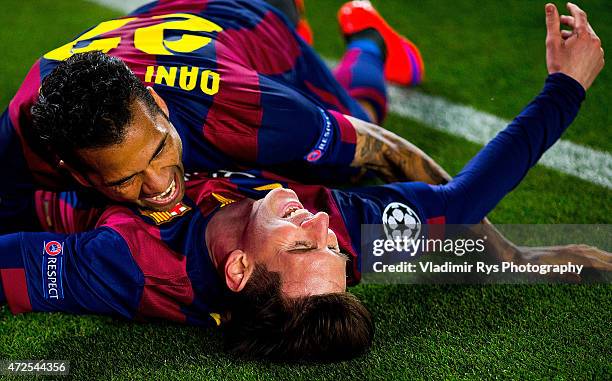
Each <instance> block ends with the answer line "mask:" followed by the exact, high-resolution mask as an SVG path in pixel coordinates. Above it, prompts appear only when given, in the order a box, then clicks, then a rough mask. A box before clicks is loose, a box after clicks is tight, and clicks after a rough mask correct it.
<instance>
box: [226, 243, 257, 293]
mask: <svg viewBox="0 0 612 381" xmlns="http://www.w3.org/2000/svg"><path fill="white" fill-rule="evenodd" d="M252 267H253V266H252V265H251V262H250V261H249V258H248V257H247V255H246V253H245V252H244V251H242V250H239V249H236V250H234V251H232V252H231V253H230V254H229V256H228V257H227V261H226V262H225V269H224V273H225V284H227V288H229V289H230V290H232V291H234V292H240V291H242V289H243V288H244V286H245V285H246V283H247V282H248V280H249V277H250V276H251V273H252V272H253V269H252Z"/></svg>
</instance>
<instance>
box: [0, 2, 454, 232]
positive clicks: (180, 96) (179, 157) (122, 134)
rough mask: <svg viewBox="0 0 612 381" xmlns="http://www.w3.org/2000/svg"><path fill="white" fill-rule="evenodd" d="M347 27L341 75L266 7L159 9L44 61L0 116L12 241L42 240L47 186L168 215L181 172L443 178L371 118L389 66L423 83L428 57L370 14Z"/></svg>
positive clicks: (323, 178)
mask: <svg viewBox="0 0 612 381" xmlns="http://www.w3.org/2000/svg"><path fill="white" fill-rule="evenodd" d="M274 3H275V4H284V6H283V8H284V9H291V8H292V7H293V8H295V6H296V5H295V3H294V1H293V0H284V1H274ZM279 6H280V5H279ZM353 11H354V12H353ZM340 21H341V22H343V23H344V24H347V25H348V24H349V22H350V28H348V27H343V30H344V33H345V34H346V35H347V40H348V41H349V44H348V47H347V52H346V54H345V57H344V58H343V60H342V61H341V63H340V65H339V67H338V69H337V71H336V74H335V75H336V77H338V80H337V79H336V77H334V75H333V74H332V73H331V72H330V71H329V69H328V68H327V67H326V66H325V64H324V63H323V61H322V60H321V59H320V57H319V56H318V55H317V54H316V53H315V52H314V50H312V48H311V47H310V46H309V45H307V44H306V43H304V41H303V40H302V39H300V38H299V37H298V35H297V34H296V33H295V31H294V30H293V24H292V23H291V22H290V21H289V19H288V18H286V17H284V16H283V15H282V13H279V12H278V10H277V9H276V8H273V7H271V6H270V5H268V4H267V3H265V2H263V1H261V0H254V1H250V0H249V1H247V0H208V1H203V0H201V1H191V2H185V1H163V2H162V1H160V2H154V3H151V4H148V5H145V6H143V7H142V8H140V9H138V10H136V11H135V12H133V13H132V14H130V15H129V16H126V17H124V18H120V19H117V20H112V21H106V22H103V23H101V24H99V25H97V26H95V27H93V28H92V29H90V30H88V31H87V32H85V33H84V34H82V35H81V36H79V37H78V38H77V39H76V40H74V41H72V42H70V43H68V44H66V45H64V46H62V47H59V48H57V49H55V50H53V51H51V52H49V53H47V54H45V55H44V56H43V57H42V58H41V59H40V60H38V61H37V62H36V63H35V64H34V66H33V67H32V68H31V70H30V72H29V73H28V75H27V77H26V79H25V81H24V83H23V84H22V86H21V88H20V89H19V91H18V92H17V95H16V96H15V97H14V98H13V100H12V101H11V103H10V105H9V107H8V110H7V111H5V113H4V114H3V115H2V117H1V118H0V147H2V149H1V150H0V161H1V162H3V163H11V165H4V166H2V168H0V175H2V177H3V178H5V179H11V181H4V182H2V184H0V199H1V201H0V232H10V231H18V230H23V229H28V230H31V229H34V230H37V228H38V226H36V218H35V213H34V210H33V207H32V203H31V200H32V194H33V192H34V190H35V189H37V188H41V187H43V188H46V189H54V190H70V189H75V187H77V185H78V184H80V185H82V186H84V187H87V188H90V189H95V190H96V191H98V192H99V193H101V194H103V195H104V196H106V197H107V198H109V199H111V200H114V201H117V202H124V203H134V204H136V205H139V206H140V207H142V208H147V209H151V210H158V211H167V210H171V209H172V208H174V207H175V206H176V204H177V203H178V202H179V201H180V200H181V197H182V194H183V192H184V184H183V182H184V180H183V174H184V173H187V174H189V173H193V172H198V171H216V170H220V169H229V170H232V169H233V170H236V169H239V168H243V167H249V168H260V169H266V170H272V171H274V172H275V173H280V174H284V175H285V176H287V177H290V178H294V179H299V180H302V181H316V183H319V184H321V183H326V182H329V181H331V180H336V181H339V182H340V181H345V180H348V179H349V178H350V177H352V176H353V175H355V174H357V173H360V172H361V171H363V170H365V169H366V168H373V169H376V170H377V171H378V172H379V173H383V174H386V175H387V176H386V177H387V178H385V180H388V181H390V180H407V179H408V178H406V177H403V176H401V174H403V173H406V172H409V173H410V174H411V176H413V177H412V178H414V179H417V180H419V181H425V182H430V183H439V182H441V181H443V177H442V175H441V173H443V171H441V170H440V169H439V168H438V167H437V166H436V165H435V163H433V161H431V160H430V159H429V158H428V157H427V156H425V155H424V154H422V152H421V151H419V150H418V149H416V148H415V147H413V146H412V145H410V144H409V143H407V142H406V141H405V140H402V139H398V138H397V136H395V135H394V134H392V133H389V132H386V131H384V130H382V129H381V128H379V127H377V126H374V125H372V126H367V125H366V123H365V122H363V121H362V120H365V121H373V122H380V121H382V119H383V118H384V115H385V112H386V90H385V80H384V76H383V72H385V60H384V58H385V56H388V59H387V63H390V62H392V63H394V65H395V71H392V70H390V69H388V65H387V70H386V72H387V74H388V78H389V79H391V80H395V81H396V82H399V83H402V84H404V85H410V84H414V83H418V82H419V81H420V80H421V77H422V72H423V64H422V60H421V59H420V55H419V54H418V50H417V49H416V48H415V47H414V45H413V44H411V43H409V42H408V41H407V40H405V39H403V38H402V37H401V36H399V35H398V34H397V33H395V32H393V31H392V30H391V29H390V28H389V27H388V26H386V24H384V21H383V20H382V19H381V18H380V16H379V15H378V14H377V13H376V11H375V10H374V9H373V8H368V7H366V8H364V7H363V4H362V3H357V5H354V6H353V4H352V3H350V4H347V5H346V6H345V7H344V8H343V12H342V17H341V19H340ZM374 26H375V27H376V28H378V30H380V31H381V33H378V32H376V31H374V29H373V27H374ZM387 45H389V49H387V48H386V46H387ZM404 46H406V47H407V48H406V49H404ZM98 50H101V51H104V52H106V53H107V54H108V56H107V55H104V54H102V53H100V52H97V51H98ZM87 52H88V53H87ZM111 57H113V58H111ZM64 60H67V61H64ZM126 65H127V66H126ZM128 67H129V68H128ZM41 84H42V85H41ZM145 85H147V86H151V87H150V88H145ZM39 89H40V93H39ZM32 106H34V107H32ZM364 106H366V107H365V108H364ZM367 110H369V111H370V113H369V114H368V112H367ZM344 115H351V116H354V117H356V118H359V119H350V120H349V119H347V118H346V117H345V116H344ZM102 135H104V136H105V137H104V138H103V137H101V136H102ZM104 139H106V140H104ZM117 141H119V143H117ZM374 144H376V146H377V147H378V148H379V149H377V150H376V151H375V152H372V151H370V150H368V148H369V147H372V146H373V145H374ZM389 176H393V178H390V177H389Z"/></svg>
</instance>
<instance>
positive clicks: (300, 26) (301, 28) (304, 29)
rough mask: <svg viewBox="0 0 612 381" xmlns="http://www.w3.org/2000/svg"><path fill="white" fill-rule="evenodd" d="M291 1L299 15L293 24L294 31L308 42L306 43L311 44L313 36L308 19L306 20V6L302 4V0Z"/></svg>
mask: <svg viewBox="0 0 612 381" xmlns="http://www.w3.org/2000/svg"><path fill="white" fill-rule="evenodd" d="M293 2H294V3H295V7H296V8H297V11H298V14H299V15H300V19H299V21H298V23H297V25H296V26H295V31H296V32H297V34H299V35H300V37H302V39H303V40H304V41H306V42H307V43H308V45H312V44H313V42H314V37H313V33H312V29H311V28H310V24H308V21H306V6H305V5H304V0H293Z"/></svg>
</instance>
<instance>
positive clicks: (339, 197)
mask: <svg viewBox="0 0 612 381" xmlns="http://www.w3.org/2000/svg"><path fill="white" fill-rule="evenodd" d="M569 9H570V12H571V13H572V16H573V17H571V18H570V17H567V16H566V17H565V20H566V21H567V23H568V24H570V25H571V26H572V27H573V32H572V33H570V32H564V33H561V31H560V29H559V20H560V19H559V15H558V13H557V11H556V8H554V6H552V5H547V7H546V17H547V28H548V37H547V63H548V70H549V76H548V78H547V79H546V83H545V86H544V89H543V90H542V92H541V93H540V94H539V95H538V96H537V97H536V98H535V99H534V100H533V101H532V102H531V103H530V104H529V105H528V106H527V107H526V108H525V109H524V110H523V111H522V112H521V114H520V115H519V116H518V117H517V118H515V119H514V120H513V121H512V123H511V124H510V125H508V127H506V129H505V130H504V131H502V132H500V133H499V134H498V135H497V136H496V137H495V138H494V139H493V140H492V141H491V142H489V144H487V145H486V146H485V147H484V148H483V149H482V150H481V151H480V152H479V153H478V154H477V155H476V156H475V157H474V158H473V159H472V160H471V161H470V162H469V163H468V164H467V165H466V166H465V168H464V169H463V170H462V171H461V172H460V173H459V175H457V177H455V178H454V179H453V180H452V181H450V182H449V183H448V184H446V185H428V184H424V183H417V182H412V183H394V184H389V185H385V186H374V187H365V188H358V189H353V190H347V191H342V190H332V189H328V188H325V187H322V186H314V185H300V184H296V183H289V182H287V181H285V180H282V179H279V178H272V179H260V178H255V177H252V176H251V175H250V174H248V173H246V174H243V175H242V176H235V177H229V178H216V179H209V178H202V177H197V176H196V177H193V178H192V179H190V181H188V185H187V188H186V192H185V194H186V197H185V199H184V201H183V202H182V203H179V204H178V205H177V206H176V207H175V208H174V209H172V210H171V211H168V212H152V211H148V212H143V211H142V210H140V209H138V208H137V207H126V206H111V207H109V208H107V209H105V210H94V209H90V210H82V209H81V206H82V205H80V204H79V200H78V199H77V198H76V196H75V194H73V193H60V194H55V193H48V192H39V193H37V196H36V204H37V209H38V216H39V219H40V222H41V223H42V224H43V226H45V227H46V228H47V229H50V230H56V231H64V233H51V232H47V233H16V234H10V235H5V236H2V237H0V275H1V280H2V282H1V285H2V287H1V288H0V302H6V303H8V305H9V307H10V308H11V310H12V311H13V312H14V313H22V312H29V311H64V312H69V313H95V314H111V315H115V316H122V317H125V318H129V319H139V320H150V319H158V318H162V319H169V320H173V321H179V322H184V323H188V324H207V323H216V324H220V323H221V321H222V320H223V321H224V323H225V324H224V325H225V327H226V337H227V340H228V343H230V347H231V348H232V349H233V350H234V351H236V352H238V353H242V354H247V355H252V356H264V357H270V358H283V359H313V360H316V359H323V360H333V359H343V358H350V357H353V356H355V355H357V354H359V353H361V352H362V351H363V350H365V349H366V348H368V347H369V345H370V343H371V340H372V335H373V324H372V320H371V317H370V315H369V313H368V312H367V310H366V309H365V308H364V307H363V306H362V305H361V303H359V302H358V301H357V300H356V299H355V298H354V297H352V296H351V295H350V294H348V293H347V292H346V287H347V284H348V285H351V284H354V283H357V282H358V281H359V279H360V273H359V262H360V252H359V251H360V235H359V227H360V226H361V224H371V223H374V224H377V223H380V221H381V218H382V211H383V210H384V209H385V206H386V205H389V204H390V203H392V202H401V203H403V204H405V205H406V206H407V207H408V208H410V209H411V210H412V212H413V213H414V215H415V216H416V218H417V219H418V220H419V221H420V222H421V223H447V224H474V223H478V222H479V221H480V220H482V219H483V218H484V217H485V216H486V214H487V213H488V212H489V211H490V210H491V209H493V208H494V207H495V205H496V204H497V203H498V202H499V201H500V200H501V199H502V198H503V197H504V196H505V195H506V194H507V193H508V192H510V191H511V190H512V189H513V188H514V187H515V186H516V185H517V184H518V183H519V182H520V181H521V179H522V178H523V177H524V176H525V174H526V173H527V171H528V169H529V168H531V167H532V166H533V165H535V164H536V163H537V161H538V159H539V158H540V157H541V156H542V154H543V153H544V152H545V151H546V149H548V148H549V147H550V146H551V145H552V144H554V142H555V141H556V140H558V139H559V137H560V136H561V134H562V133H563V131H564V130H565V129H566V128H567V127H568V126H569V124H570V123H571V122H572V120H573V119H574V117H575V116H576V114H577V112H578V109H579V106H580V104H581V102H582V100H583V99H584V96H585V90H586V89H588V88H589V87H590V85H591V84H592V82H593V80H594V79H595V77H596V76H597V74H598V73H599V72H600V70H601V69H602V67H603V51H602V49H601V48H600V44H599V40H598V39H597V37H596V35H595V33H594V32H593V30H592V29H591V27H590V26H589V24H588V22H587V19H586V15H585V14H584V13H583V12H582V11H581V10H580V9H579V8H578V7H576V6H574V5H570V6H569ZM86 225H89V226H93V225H95V229H93V230H91V231H87V232H82V233H72V232H73V231H75V230H77V229H82V227H83V226H86ZM570 249H571V248H570ZM574 249H575V251H574V252H570V253H569V255H570V257H571V259H572V261H574V262H577V263H581V262H582V263H584V264H585V265H587V266H591V267H596V268H599V269H604V270H610V269H611V268H612V258H611V256H610V255H609V254H607V253H604V252H601V251H599V250H597V249H594V248H588V247H582V246H580V247H578V246H577V247H574ZM552 254H555V253H554V252H553V253H552ZM505 255H508V256H510V257H515V258H516V259H520V255H521V252H519V251H512V250H511V251H509V252H508V253H505ZM543 255H546V253H544V254H543ZM226 311H227V313H226Z"/></svg>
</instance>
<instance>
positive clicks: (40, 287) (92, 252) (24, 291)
mask: <svg viewBox="0 0 612 381" xmlns="http://www.w3.org/2000/svg"><path fill="white" fill-rule="evenodd" d="M0 276H1V281H2V289H3V293H4V298H5V299H6V301H7V303H8V305H9V308H10V309H11V311H12V312H13V313H23V312H29V311H47V312H52V311H61V312H67V313H74V314H104V315H114V316H121V317H124V318H132V317H134V316H135V313H136V311H137V307H138V304H139V300H140V296H141V293H142V288H143V284H144V277H143V274H142V272H141V271H140V269H139V268H138V266H137V265H136V263H135V262H134V260H133V259H132V256H131V253H130V250H129V248H128V246H127V244H126V242H125V241H124V240H123V238H122V237H121V236H120V235H119V234H118V233H116V232H114V231H113V230H112V229H109V228H100V229H96V230H93V231H90V232H85V233H81V234H73V235H66V234H54V233H14V234H9V235H4V236H0Z"/></svg>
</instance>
